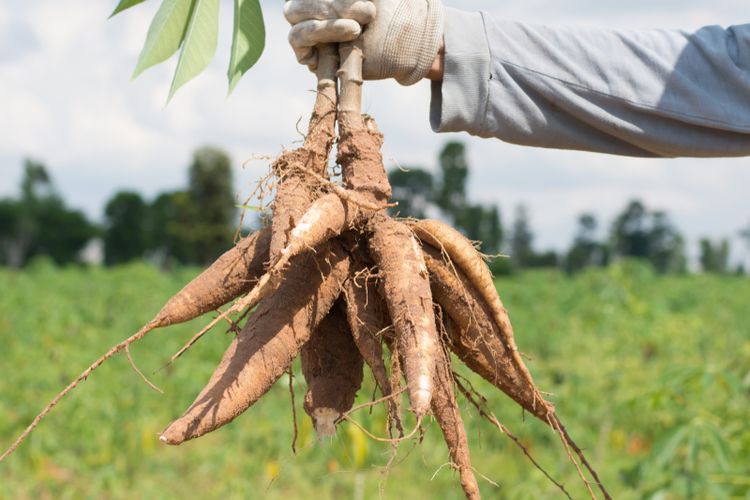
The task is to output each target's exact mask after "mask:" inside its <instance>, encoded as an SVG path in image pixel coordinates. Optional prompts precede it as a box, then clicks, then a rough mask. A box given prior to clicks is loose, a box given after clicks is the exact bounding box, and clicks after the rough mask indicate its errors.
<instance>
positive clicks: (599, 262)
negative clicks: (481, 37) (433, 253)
mask: <svg viewBox="0 0 750 500" xmlns="http://www.w3.org/2000/svg"><path fill="white" fill-rule="evenodd" d="M23 169H24V173H23V176H22V180H21V184H20V186H19V194H18V196H17V197H16V198H4V199H0V263H1V264H4V265H5V266H9V267H13V268H18V267H23V266H24V265H26V264H27V263H28V262H29V261H30V260H31V259H33V258H34V257H37V256H42V255H44V256H48V257H49V258H51V259H52V260H53V261H54V262H56V263H57V264H61V265H62V264H68V263H75V262H79V261H80V260H81V251H82V250H83V249H84V247H85V246H86V245H87V244H88V243H89V242H90V241H91V240H92V239H96V238H99V239H100V240H101V242H102V248H103V261H104V263H105V264H106V265H116V264H121V263H125V262H129V261H132V260H139V259H144V258H145V259H149V260H151V261H153V262H155V263H157V264H158V265H160V266H161V267H169V266H171V265H174V264H196V265H205V264H207V263H210V262H211V261H213V260H214V259H215V258H216V257H218V256H219V255H220V254H221V253H222V252H223V251H225V250H226V249H227V248H228V247H229V246H230V245H231V244H232V240H233V236H234V235H235V233H236V229H237V225H238V222H237V205H236V202H235V196H234V193H235V191H234V187H233V182H232V171H231V160H230V158H229V156H228V155H227V154H226V153H225V152H223V151H221V150H219V149H216V148H211V147H203V148H200V149H198V150H197V151H195V152H194V154H193V158H192V161H191V163H190V165H189V167H188V182H187V186H186V187H185V188H184V189H181V190H174V191H168V192H163V193H160V194H158V195H156V196H155V197H154V198H153V199H151V200H147V199H145V198H144V197H143V196H142V195H141V194H140V193H137V192H135V191H119V192H117V193H115V194H114V195H113V196H112V197H111V198H110V199H109V200H108V201H107V203H106V205H105V207H104V218H103V221H102V223H101V224H95V223H94V222H92V221H90V220H89V219H88V218H87V217H86V216H85V215H84V214H83V213H82V212H80V211H78V210H74V209H71V208H69V207H68V206H67V205H66V203H65V201H64V200H63V198H62V196H61V195H60V194H59V193H58V192H57V190H56V188H55V185H54V182H53V180H52V179H51V177H50V175H49V173H48V171H47V169H46V168H45V167H44V165H42V164H40V163H38V162H35V161H32V160H26V161H25V163H24V165H23ZM469 176H470V167H469V163H468V159H467V154H466V147H465V145H464V144H463V143H460V142H449V143H447V144H445V146H444V147H443V148H442V149H441V151H440V153H439V155H438V158H437V169H435V173H432V172H430V171H429V170H427V169H424V168H419V167H408V168H394V169H392V170H391V171H390V172H389V173H388V177H389V179H390V181H391V185H392V187H393V199H394V201H395V202H397V203H398V205H397V206H395V207H393V208H391V209H390V210H391V211H392V213H393V214H394V215H399V216H401V217H415V218H428V217H429V218H438V219H441V220H444V221H445V222H447V223H449V224H451V225H452V226H454V227H456V228H457V229H458V230H460V231H461V232H462V233H464V234H465V235H466V236H467V237H468V238H470V239H472V240H476V241H481V242H482V246H481V250H482V251H483V252H484V253H485V254H488V255H489V256H495V257H494V258H492V259H491V260H490V266H491V268H492V270H493V272H494V273H495V274H508V273H511V272H514V271H516V270H520V269H528V268H538V267H559V268H562V269H564V270H565V271H566V272H568V273H570V274H572V273H577V272H580V271H582V270H584V269H586V268H589V267H605V266H607V265H609V264H610V263H611V262H613V261H615V260H618V259H622V258H635V259H641V260H644V261H647V262H649V263H650V264H651V265H652V266H653V268H654V269H655V270H656V271H657V272H659V273H682V272H685V271H686V269H687V258H686V256H685V247H686V242H685V238H684V237H683V235H682V234H681V233H680V232H679V230H678V229H677V227H676V226H675V225H674V223H673V222H672V221H671V219H670V217H669V215H668V214H667V213H666V212H664V211H661V210H654V209H651V208H649V207H647V206H646V205H645V204H644V203H643V202H641V201H639V200H632V201H630V202H629V203H628V204H627V205H626V206H625V207H624V209H623V210H622V212H621V213H620V214H618V215H617V216H616V217H615V219H614V220H613V221H612V222H611V224H610V226H609V230H608V231H602V230H601V229H602V227H601V226H600V222H599V220H598V219H597V217H596V216H595V215H594V214H593V213H584V214H581V215H580V216H579V217H578V221H577V228H576V231H575V234H574V235H573V239H572V242H571V245H570V247H569V248H568V249H567V250H565V251H563V252H555V251H538V250H537V249H536V247H535V245H534V233H533V231H532V228H531V222H530V215H529V211H528V209H527V208H526V207H525V206H524V205H519V206H518V207H516V208H515V210H514V213H513V216H512V219H511V222H510V224H509V225H508V226H505V225H504V224H503V221H502V217H501V213H500V209H499V207H498V206H497V205H496V204H486V205H485V204H481V203H472V202H471V201H470V200H469V197H468V196H467V182H468V179H469ZM602 232H604V233H606V235H604V236H599V235H600V234H601V233H602ZM740 235H741V236H742V237H743V238H744V239H745V240H747V242H748V247H749V248H750V225H749V226H748V228H747V229H744V230H743V231H741V232H740ZM699 245H700V248H699V250H700V257H699V261H700V264H701V267H702V269H703V270H704V271H706V272H712V273H721V274H729V273H732V272H742V271H743V270H741V269H732V268H731V265H730V258H729V257H730V244H729V240H728V239H722V240H719V241H711V240H709V239H706V238H704V239H701V240H700V242H699ZM499 254H507V255H509V257H504V256H502V255H499Z"/></svg>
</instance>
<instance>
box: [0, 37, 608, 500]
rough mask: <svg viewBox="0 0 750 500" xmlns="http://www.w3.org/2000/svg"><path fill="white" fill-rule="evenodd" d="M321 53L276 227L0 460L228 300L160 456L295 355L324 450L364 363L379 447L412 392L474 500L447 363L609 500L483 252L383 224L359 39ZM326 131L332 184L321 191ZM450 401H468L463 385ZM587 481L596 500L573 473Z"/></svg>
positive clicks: (254, 391)
mask: <svg viewBox="0 0 750 500" xmlns="http://www.w3.org/2000/svg"><path fill="white" fill-rule="evenodd" d="M319 50H321V53H320V62H319V66H318V72H317V77H318V87H317V96H316V101H315V107H314V109H313V113H312V117H311V119H310V126H309V129H308V134H307V137H306V139H305V141H304V144H303V145H302V146H301V147H300V148H298V149H296V150H294V151H289V152H285V153H284V154H282V156H281V157H280V158H279V159H278V160H277V161H276V162H274V164H273V170H274V173H275V174H276V176H277V179H278V184H277V185H278V189H277V194H276V199H275V202H274V206H273V209H274V214H273V219H272V222H271V226H270V228H266V229H263V230H261V231H259V232H257V233H255V234H253V235H251V236H249V237H247V238H244V239H243V240H241V241H240V242H238V244H237V245H235V247H234V248H233V249H231V250H229V251H228V252H227V253H225V254H224V255H223V256H221V257H220V258H219V259H218V260H217V261H216V263H215V264H213V265H212V266H211V267H209V268H208V269H207V270H206V271H205V272H204V273H202V274H201V275H200V276H198V277H197V278H196V279H195V280H193V281H192V282H191V283H189V284H188V285H187V286H186V287H185V288H184V289H183V290H182V291H180V292H179V293H178V294H177V295H175V297H173V298H172V299H170V300H169V301H168V302H167V304H166V305H165V306H164V308H163V309H162V310H161V311H160V312H159V313H158V314H157V315H156V317H155V318H154V320H152V321H151V322H149V323H148V324H147V325H146V326H145V327H144V328H143V329H142V330H141V331H139V332H138V333H136V334H135V335H134V336H132V337H130V338H128V339H126V340H125V341H123V342H121V343H120V344H117V345H116V346H114V347H113V348H112V349H111V350H110V351H108V352H107V353H106V354H105V355H104V356H103V357H101V358H100V359H99V360H97V361H96V362H95V363H94V364H93V365H91V366H90V367H89V368H88V369H87V370H86V371H84V372H83V373H82V374H81V375H80V376H79V377H78V379H76V380H75V381H74V382H72V383H71V384H70V385H69V386H68V387H67V388H66V389H65V390H64V391H62V392H61V393H60V394H58V396H56V397H55V398H54V399H53V401H52V402H51V403H50V404H49V405H48V406H47V407H46V408H45V409H44V410H43V411H42V413H41V414H40V415H39V416H37V418H36V419H34V421H33V422H32V424H31V425H30V426H29V427H28V428H27V429H26V430H25V431H24V433H23V434H22V435H21V437H20V438H19V439H18V440H16V442H15V443H14V444H13V445H12V446H11V447H10V448H9V449H8V450H7V451H6V452H5V453H4V454H3V455H1V456H0V460H2V459H4V458H6V457H7V456H8V455H9V454H10V453H12V452H13V451H14V450H15V449H16V448H17V447H18V445H19V444H20V443H21V442H22V441H23V439H25V438H26V437H27V436H28V434H29V433H30V432H31V431H32V430H33V429H34V427H36V425H38V423H39V421H40V420H41V419H42V418H44V416H45V415H46V414H47V413H49V411H50V410H51V409H52V407H53V406H54V405H55V404H57V402H58V401H59V400H60V399H61V398H62V397H63V396H64V395H65V394H67V393H68V392H70V390H72V389H73V388H74V387H76V386H77V385H78V384H79V383H80V382H82V381H83V380H85V379H86V378H87V377H88V376H89V375H90V373H91V372H92V371H93V370H94V369H96V368H97V367H98V366H100V365H101V364H102V363H103V362H104V361H106V359H108V358H110V357H112V356H113V355H115V354H116V353H118V352H120V351H121V350H124V349H127V347H128V346H129V345H130V344H131V343H132V342H134V341H136V340H138V339H140V338H142V337H143V336H144V335H146V333H148V332H149V331H151V330H153V329H154V328H158V327H163V326H168V325H171V324H176V323H179V322H183V321H187V320H189V319H193V318H195V317H197V316H199V315H201V314H204V313H207V312H209V311H213V310H215V309H216V308H218V307H219V306H222V305H225V304H227V303H229V302H230V301H232V300H235V301H234V303H233V304H232V305H231V306H229V307H228V308H226V309H225V310H224V311H223V312H221V313H219V314H218V316H217V317H216V318H214V319H213V320H212V321H210V322H209V324H208V326H207V327H206V328H204V329H203V330H201V331H200V332H198V334H196V336H194V337H193V339H192V340H191V341H190V342H189V343H188V345H187V346H186V348H184V349H183V350H181V351H180V354H181V353H182V352H184V351H185V350H186V349H187V348H188V347H190V346H191V345H193V344H194V342H195V341H196V340H197V339H198V338H200V337H201V336H202V335H203V334H204V333H205V332H206V331H207V330H208V329H209V328H210V327H211V326H213V325H215V324H216V323H218V322H219V321H222V320H224V319H226V318H228V317H229V316H230V315H232V314H235V313H238V314H241V315H242V317H244V316H245V315H248V316H247V320H246V322H245V324H244V326H243V327H242V329H241V330H240V331H239V332H238V333H237V334H236V337H235V338H234V339H233V341H232V342H231V344H230V346H229V348H228V349H227V351H226V352H225V354H224V356H223V358H222V360H221V361H220V363H219V365H218V367H217V368H216V370H215V372H214V373H213V375H212V376H211V378H210V379H209V381H208V383H207V385H206V386H205V388H204V389H203V390H202V391H201V392H200V393H199V394H198V396H197V397H196V399H195V401H194V402H193V403H192V404H191V405H190V406H189V407H188V409H187V410H186V411H185V413H184V414H183V415H182V416H181V417H179V418H177V419H176V420H175V421H174V422H172V423H171V424H170V425H169V426H167V428H166V429H165V430H164V431H163V433H162V434H161V436H160V439H161V440H162V441H163V442H165V443H168V444H180V443H182V442H184V441H186V440H189V439H194V438H197V437H200V436H202V435H204V434H206V433H208V432H211V431H213V430H215V429H218V428H219V427H221V426H223V425H225V424H227V423H229V422H231V421H232V420H233V419H235V418H236V417H238V416H239V415H240V414H241V413H243V412H244V411H245V410H247V409H248V408H249V407H251V406H252V405H254V404H255V403H256V402H257V401H258V400H259V399H260V398H261V397H262V396H263V395H264V394H265V393H266V392H267V391H268V390H269V389H270V388H271V387H272V386H273V384H274V383H275V382H276V381H277V380H278V379H279V378H280V377H281V376H282V375H283V374H284V373H286V372H288V371H289V370H290V367H291V366H292V362H293V360H294V359H295V358H296V357H297V356H298V355H300V356H301V360H302V371H303V374H304V376H305V379H306V381H307V384H308V388H307V391H306V395H305V399H304V408H305V411H306V412H307V413H308V414H309V415H310V416H311V417H312V418H313V421H314V424H315V428H316V431H317V432H318V434H319V435H320V436H331V435H333V434H335V430H336V426H337V425H339V424H340V422H342V421H351V416H350V414H351V412H352V411H354V410H356V409H357V408H359V407H360V406H357V407H355V408H354V410H353V409H352V406H353V404H354V401H355V397H356V394H357V391H358V390H359V388H360V385H361V382H362V376H363V372H362V369H363V364H367V366H368V367H369V368H370V371H371V372H372V374H373V376H374V378H375V381H376V383H377V386H378V387H379V388H380V391H381V392H382V396H383V397H382V398H380V399H378V400H376V401H373V402H372V404H381V403H382V404H386V405H387V414H388V420H389V421H388V431H389V434H390V436H391V438H390V439H385V440H384V441H387V442H390V443H392V444H393V445H394V446H395V445H396V444H397V443H398V442H399V441H400V440H403V439H408V438H410V437H411V436H412V435H413V434H414V432H412V433H410V434H409V435H408V436H406V437H404V432H403V428H402V425H401V415H400V413H401V406H400V399H401V393H402V392H406V394H407V395H408V399H409V403H410V410H411V411H412V412H413V413H414V414H415V416H416V418H417V422H418V425H421V423H422V422H425V421H427V419H426V418H425V417H427V416H428V414H430V413H431V414H432V415H433V417H434V418H435V420H436V421H437V422H438V424H439V426H440V428H441V431H442V433H443V436H444V439H445V442H446V444H447V446H448V451H449V455H450V459H451V463H452V464H453V466H454V467H455V468H456V469H457V470H458V472H459V476H460V483H461V486H462V488H463V491H464V493H465V495H466V496H467V498H470V499H476V498H479V496H480V491H479V486H478V484H477V481H476V478H475V476H474V472H473V469H472V467H471V461H470V457H469V447H468V441H467V437H466V431H465V429H464V427H463V420H462V417H461V413H460V409H459V406H458V402H457V398H456V393H455V385H456V384H455V379H454V376H453V369H452V367H451V356H450V355H449V354H448V352H449V351H452V352H453V353H454V354H455V355H456V356H457V357H458V359H459V360H460V361H461V362H463V363H464V364H466V365H467V366H468V367H469V368H470V369H471V370H473V371H475V372H476V373H478V374H479V375H480V376H481V377H483V378H484V379H486V380H487V381H488V382H489V383H491V384H492V385H494V386H495V387H497V388H499V389H500V390H502V391H503V392H505V393H506V394H507V395H508V396H510V397H511V398H512V400H513V401H515V402H516V403H517V404H518V405H520V406H521V407H522V408H523V409H524V410H526V411H528V412H530V413H532V414H533V415H534V416H536V417H537V418H539V419H540V420H542V421H543V422H545V423H546V424H548V425H549V426H551V427H552V428H553V429H554V430H555V431H556V432H558V433H559V434H560V436H561V440H562V442H563V445H564V446H565V448H566V451H568V452H569V455H570V457H571V460H572V461H573V463H574V464H575V465H576V467H578V463H577V461H576V460H575V459H574V458H573V456H574V455H577V456H578V457H579V460H580V461H581V463H582V464H583V466H584V467H585V468H587V469H588V471H589V474H590V475H591V476H592V477H593V479H594V480H593V483H595V484H597V485H598V486H599V487H600V490H601V491H602V493H603V495H604V496H605V497H606V498H609V495H608V493H607V492H606V490H605V489H604V487H603V486H602V485H601V483H600V481H599V480H598V477H597V476H596V473H595V471H594V470H593V468H591V467H590V465H589V464H588V462H587V461H586V460H585V457H584V456H583V454H582V452H581V451H580V448H578V446H576V445H575V443H574V442H573V441H572V439H570V436H569V435H568V434H567V432H566V431H565V428H564V427H563V426H562V423H561V422H560V420H559V419H558V417H557V413H556V412H555V408H554V406H552V405H551V404H550V403H548V402H547V401H545V400H544V398H543V397H542V395H541V391H540V390H539V389H538V388H537V387H536V385H535V384H534V382H533V380H532V378H531V375H530V373H529V371H528V369H527V368H526V366H525V364H524V363H523V360H522V358H521V356H520V353H519V350H518V348H517V347H516V342H515V339H514V335H513V329H512V327H511V324H510V320H509V317H508V313H507V311H506V310H505V308H504V307H503V305H502V302H501V301H500V298H499V296H498V295H497V292H496V290H495V286H494V283H493V281H492V277H491V275H490V273H489V270H488V268H487V266H486V264H485V263H484V262H483V260H482V257H481V255H480V254H479V252H478V251H477V250H476V249H475V248H474V246H473V245H472V244H471V242H469V241H468V240H467V239H466V238H464V237H463V236H462V235H461V234H460V233H458V232H457V231H455V230H454V229H452V228H450V227H448V226H446V225H445V224H442V223H439V222H436V221H397V220H394V219H393V218H391V217H389V216H388V215H387V214H386V212H385V208H386V207H387V206H388V201H389V199H390V196H391V188H390V184H389V182H388V178H387V175H386V172H385V168H384V166H383V160H382V155H381V152H380V148H381V145H382V143H383V136H382V134H381V133H380V132H379V131H378V129H377V126H376V125H375V122H374V120H372V119H371V118H365V117H363V115H362V113H361V86H362V74H361V62H362V51H361V48H360V46H359V41H355V42H352V43H347V44H342V45H340V46H339V47H338V48H336V47H334V46H327V47H325V48H321V49H319ZM339 59H340V65H339ZM337 82H338V85H339V89H340V91H339V92H337ZM336 124H337V125H338V148H337V150H338V155H337V161H338V164H339V165H340V166H341V172H342V180H343V185H342V186H338V185H335V184H333V183H332V182H331V181H330V180H329V177H328V157H329V155H330V152H331V148H332V145H333V144H334V142H335V139H336V136H335V133H334V130H335V129H334V127H335V125H336ZM253 309H254V310H253ZM250 311H252V312H250ZM436 311H437V313H436ZM248 313H249V314H248ZM439 333H441V334H442V335H441V334H439ZM384 343H385V344H386V345H387V346H388V347H389V351H390V352H389V353H387V352H384V349H383V347H382V345H383V344H384ZM388 361H390V363H388ZM389 369H390V373H389ZM402 378H403V379H405V386H404V385H402ZM459 390H460V392H461V393H462V394H464V396H466V397H469V396H467V394H468V393H467V391H466V390H464V389H463V388H462V386H460V385H459ZM470 402H472V403H474V400H472V399H470ZM475 406H476V405H475ZM481 411H485V410H484V409H483V408H482V409H481ZM485 414H486V413H485ZM415 431H416V429H415ZM571 450H572V452H571ZM579 470H580V469H579ZM581 477H582V478H583V480H584V482H585V485H586V487H587V488H588V491H589V492H590V495H591V496H592V497H595V495H594V491H593V489H591V487H590V482H589V481H588V480H587V479H586V477H585V476H584V475H583V472H581Z"/></svg>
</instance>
